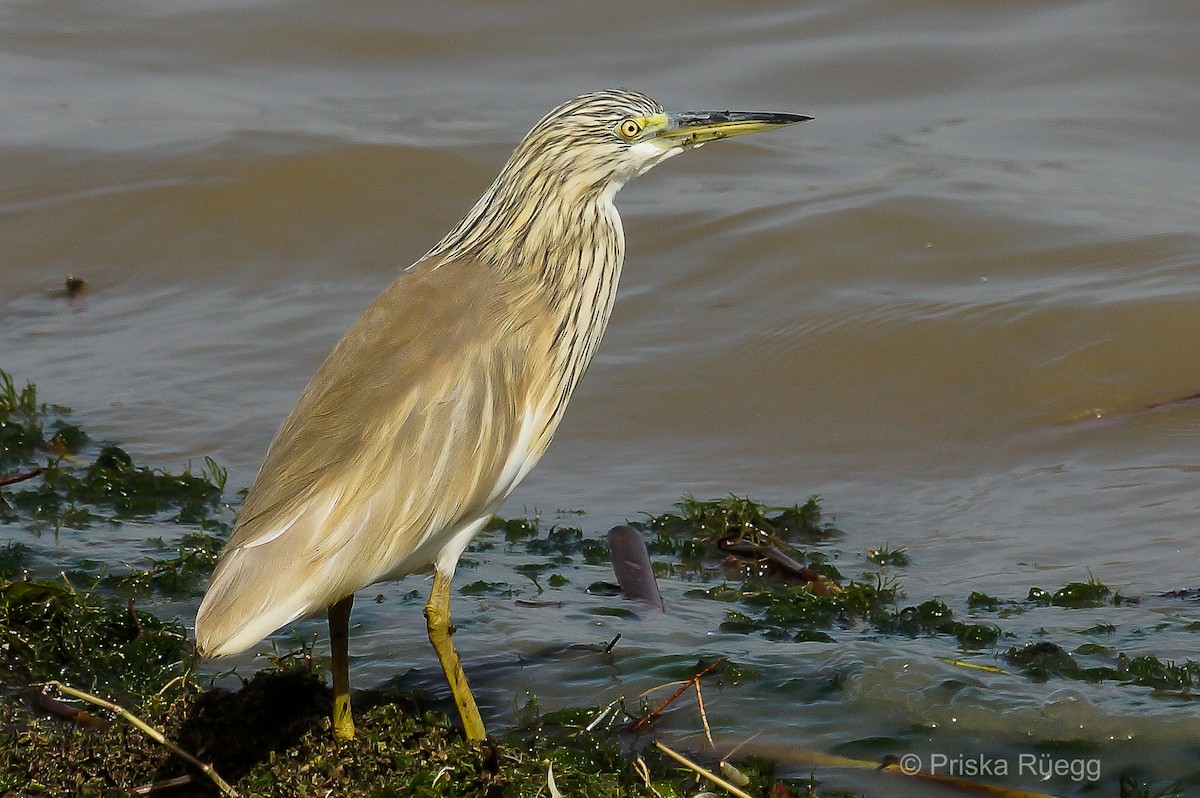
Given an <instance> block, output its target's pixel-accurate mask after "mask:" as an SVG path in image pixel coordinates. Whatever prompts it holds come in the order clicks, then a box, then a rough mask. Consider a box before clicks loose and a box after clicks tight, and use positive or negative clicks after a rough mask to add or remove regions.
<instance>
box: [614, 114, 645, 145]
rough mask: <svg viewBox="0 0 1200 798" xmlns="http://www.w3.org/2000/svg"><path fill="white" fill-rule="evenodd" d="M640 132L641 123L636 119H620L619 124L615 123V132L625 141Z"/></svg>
mask: <svg viewBox="0 0 1200 798" xmlns="http://www.w3.org/2000/svg"><path fill="white" fill-rule="evenodd" d="M641 132H642V125H641V123H639V122H638V121H637V120H636V119H626V120H624V121H622V122H621V124H619V125H617V133H619V134H620V135H621V138H623V139H625V140H626V141H629V140H630V139H632V138H633V137H635V136H636V135H637V134H638V133H641Z"/></svg>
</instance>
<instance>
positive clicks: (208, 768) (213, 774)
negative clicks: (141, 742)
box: [44, 682, 238, 798]
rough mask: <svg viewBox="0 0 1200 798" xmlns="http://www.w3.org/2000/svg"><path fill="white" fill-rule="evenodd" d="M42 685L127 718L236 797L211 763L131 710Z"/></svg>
mask: <svg viewBox="0 0 1200 798" xmlns="http://www.w3.org/2000/svg"><path fill="white" fill-rule="evenodd" d="M44 686H45V687H53V688H54V689H56V690H58V691H60V692H63V693H66V694H67V695H69V696H72V697H74V698H78V699H80V700H82V701H87V702H88V703H90V704H94V705H95V706H98V707H100V708H102V709H107V710H108V711H109V712H115V713H116V714H118V715H120V716H121V717H122V718H124V719H125V720H127V721H128V722H129V723H130V724H132V725H133V726H134V727H136V728H137V729H138V730H140V731H141V732H142V733H143V734H145V735H146V736H147V737H150V738H151V739H152V740H154V741H156V742H158V743H159V744H160V745H164V746H166V747H167V748H168V749H170V751H171V752H172V753H173V754H175V755H176V756H178V757H180V758H181V759H183V760H185V761H187V762H188V763H189V764H191V765H192V766H194V767H196V768H199V769H200V770H201V771H202V772H203V773H204V775H206V776H208V777H209V778H210V779H212V782H213V784H216V785H217V789H219V790H220V791H221V792H222V793H223V794H224V795H228V796H231V798H237V795H238V794H237V790H235V789H233V787H231V786H229V784H228V783H226V781H225V780H224V779H223V778H221V776H220V774H219V773H217V771H215V770H213V767H212V765H209V764H206V763H204V762H201V761H200V760H199V759H197V758H196V757H194V756H192V755H191V754H189V753H188V752H187V751H184V750H183V749H182V748H180V747H179V746H177V745H176V744H175V743H173V742H171V741H170V740H168V739H167V738H166V735H164V734H163V733H162V732H160V731H159V730H158V729H156V728H154V727H153V726H151V725H150V724H149V723H146V721H144V720H142V719H141V718H139V717H138V716H137V715H134V714H133V713H132V712H130V711H129V710H127V709H125V708H124V707H122V706H120V705H119V704H114V703H113V702H111V701H106V700H105V699H103V698H100V697H99V696H94V695H92V694H91V693H85V692H84V691H82V690H77V689H75V688H74V687H69V686H67V685H65V684H63V683H62V682H46V683H45V685H44Z"/></svg>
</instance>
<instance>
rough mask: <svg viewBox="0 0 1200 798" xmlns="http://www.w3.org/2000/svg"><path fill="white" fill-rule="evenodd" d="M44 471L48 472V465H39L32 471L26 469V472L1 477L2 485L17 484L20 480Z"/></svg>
mask: <svg viewBox="0 0 1200 798" xmlns="http://www.w3.org/2000/svg"><path fill="white" fill-rule="evenodd" d="M44 473H46V467H45V466H38V467H37V468H34V469H32V470H30V471H26V472H25V473H24V474H14V475H12V476H11V477H0V487H3V486H5V485H15V484H16V483H18V482H24V481H25V480H27V479H33V478H34V477H36V476H37V475H38V474H44Z"/></svg>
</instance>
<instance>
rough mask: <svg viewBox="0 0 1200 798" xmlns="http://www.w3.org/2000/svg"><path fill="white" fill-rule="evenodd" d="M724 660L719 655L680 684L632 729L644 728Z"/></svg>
mask: <svg viewBox="0 0 1200 798" xmlns="http://www.w3.org/2000/svg"><path fill="white" fill-rule="evenodd" d="M724 661H725V658H724V657H718V658H717V659H715V660H713V661H712V662H710V663H709V664H708V665H707V666H706V667H705V668H704V669H703V670H701V671H700V672H699V673H697V674H696V675H695V676H693V677H692V678H690V679H688V680H687V681H686V682H684V683H683V684H682V685H680V686H679V689H678V690H676V691H675V692H673V693H671V695H670V696H668V697H667V700H666V701H663V702H662V703H661V704H659V705H658V706H657V707H655V708H654V709H652V710H651V711H650V712H649V713H647V714H646V715H645V716H643V717H641V718H639V719H638V722H637V723H635V724H633V726H632V727H631V731H637V730H638V729H640V728H642V727H643V726H645V725H646V724H647V723H649V722H650V721H651V720H653V719H654V718H655V717H657V716H658V714H659V713H660V712H662V711H663V710H664V709H666V708H667V707H668V706H670V704H671V702H672V701H674V700H675V699H676V698H679V696H681V695H683V694H684V693H686V692H687V691H688V688H689V687H691V686H692V685H693V684H699V682H700V679H701V678H703V677H705V676H707V675H708V674H709V673H711V672H712V671H713V670H714V669H715V668H716V667H717V666H718V665H720V664H721V663H722V662H724Z"/></svg>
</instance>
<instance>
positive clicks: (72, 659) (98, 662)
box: [0, 580, 194, 696]
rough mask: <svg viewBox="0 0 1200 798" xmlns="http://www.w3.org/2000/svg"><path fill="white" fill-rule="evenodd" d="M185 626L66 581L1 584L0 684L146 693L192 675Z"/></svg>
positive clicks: (133, 693)
mask: <svg viewBox="0 0 1200 798" xmlns="http://www.w3.org/2000/svg"><path fill="white" fill-rule="evenodd" d="M193 664H194V655H193V654H192V645H191V642H190V641H189V640H188V636H187V630H185V629H184V628H183V626H182V625H180V624H177V623H172V622H169V621H164V620H161V619H159V618H157V617H155V616H154V615H152V614H150V613H146V612H139V611H138V609H137V608H136V607H135V606H134V604H133V603H132V602H119V601H117V600H114V599H106V598H104V597H102V596H100V595H98V594H96V593H94V592H91V591H77V590H76V589H75V588H73V587H72V586H71V585H69V584H67V583H65V582H63V581H61V580H57V581H56V580H33V581H16V582H14V581H7V580H5V581H0V681H3V682H4V683H5V684H7V685H10V686H14V687H15V686H19V685H28V684H31V683H34V682H44V681H50V680H54V679H57V680H61V681H65V682H70V683H72V684H77V685H80V686H83V687H86V688H91V689H100V690H105V691H107V692H109V693H111V694H116V695H122V696H142V695H146V694H147V693H150V692H154V691H156V690H158V689H160V688H161V687H162V686H163V685H165V684H166V683H167V682H169V681H171V680H172V679H175V678H176V677H179V676H185V675H187V674H189V673H191V671H192V668H193Z"/></svg>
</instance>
